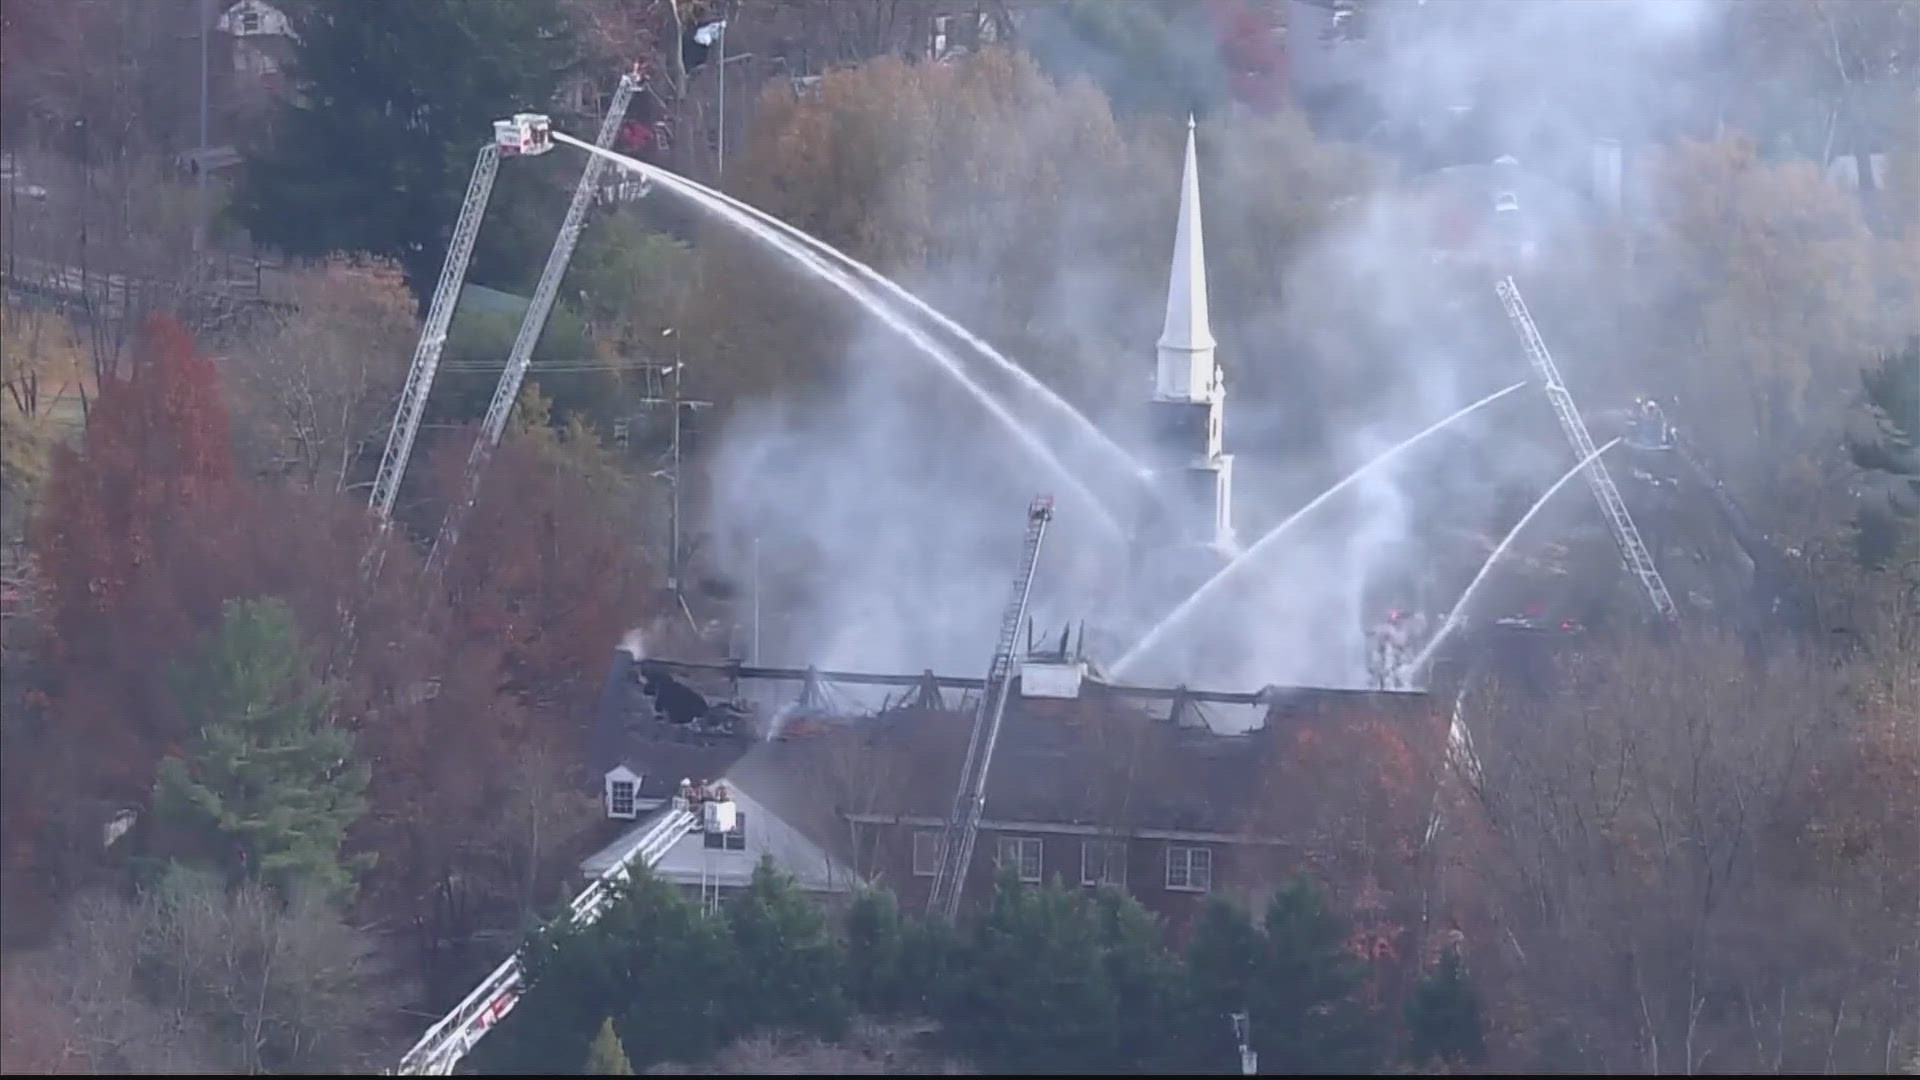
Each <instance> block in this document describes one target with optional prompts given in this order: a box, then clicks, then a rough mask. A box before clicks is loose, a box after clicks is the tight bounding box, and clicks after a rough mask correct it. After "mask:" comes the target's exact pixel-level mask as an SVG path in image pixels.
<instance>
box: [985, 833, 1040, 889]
mask: <svg viewBox="0 0 1920 1080" xmlns="http://www.w3.org/2000/svg"><path fill="white" fill-rule="evenodd" d="M1028 844H1032V845H1033V848H1032V850H1033V853H1034V855H1033V876H1032V877H1028V876H1027V850H1028V848H1027V845H1028ZM1008 845H1012V851H1013V859H1014V861H1015V864H1016V865H1015V866H1014V871H1015V873H1017V874H1018V875H1019V877H1020V880H1021V881H1024V882H1026V883H1027V884H1029V885H1037V884H1039V883H1040V882H1042V881H1044V880H1046V876H1047V866H1046V860H1047V844H1046V841H1044V840H1042V839H1040V838H1039V837H1037V836H1002V837H998V838H997V842H996V843H995V844H994V856H995V858H994V862H995V864H996V865H1005V864H1006V861H1007V851H1008Z"/></svg>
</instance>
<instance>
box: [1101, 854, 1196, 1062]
mask: <svg viewBox="0 0 1920 1080" xmlns="http://www.w3.org/2000/svg"><path fill="white" fill-rule="evenodd" d="M1093 909H1094V914H1095V916H1096V918H1098V920H1099V922H1100V930H1101V949H1102V952H1103V954H1104V960H1105V967H1106V976H1107V982H1108V985H1110V986H1111V987H1112V988H1113V996H1114V1012H1115V1016H1114V1029H1113V1031H1112V1032H1111V1033H1110V1035H1109V1036H1108V1038H1107V1039H1106V1040H1105V1042H1106V1051H1105V1056H1104V1060H1103V1061H1102V1062H1101V1064H1102V1065H1104V1066H1105V1068H1107V1069H1108V1070H1110V1071H1113V1072H1136V1073H1139V1072H1145V1073H1166V1072H1185V1071H1188V1070H1189V1069H1191V1068H1192V1067H1193V1062H1192V1059H1191V1056H1190V1054H1189V1053H1188V1052H1187V1049H1186V1047H1185V1046H1183V1044H1182V1035H1183V1034H1184V1033H1183V1031H1182V1025H1181V1023H1180V1019H1181V1017H1182V1016H1183V1015H1184V1014H1185V1013H1186V1012H1187V1007H1186V1001H1185V993H1184V991H1185V984H1184V981H1183V980H1182V979H1181V978H1180V971H1179V965H1178V964H1177V963H1176V961H1175V960H1174V958H1173V957H1171V956H1170V955H1168V953H1167V950H1166V948H1165V947H1164V945H1163V944H1162V928H1161V926H1160V920H1159V919H1158V918H1156V917H1155V916H1154V914H1153V913H1152V912H1150V911H1148V910H1147V909H1146V908H1144V907H1142V906H1140V902H1139V901H1138V900H1135V899H1134V898H1133V897H1131V896H1128V895H1127V894H1126V893H1124V892H1121V891H1120V890H1118V889H1112V888H1102V889H1100V890H1098V891H1097V892H1095V893H1094V894H1093Z"/></svg>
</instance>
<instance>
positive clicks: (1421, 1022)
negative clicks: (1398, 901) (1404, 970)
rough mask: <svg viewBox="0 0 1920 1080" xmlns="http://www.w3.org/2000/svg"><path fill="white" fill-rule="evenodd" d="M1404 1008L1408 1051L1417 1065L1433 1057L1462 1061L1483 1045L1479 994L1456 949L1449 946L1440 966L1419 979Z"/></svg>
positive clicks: (1477, 1052)
mask: <svg viewBox="0 0 1920 1080" xmlns="http://www.w3.org/2000/svg"><path fill="white" fill-rule="evenodd" d="M1406 1011H1407V1017H1406V1019H1407V1037H1408V1041H1409V1053H1410V1055H1411V1056H1412V1058H1413V1062H1414V1064H1416V1065H1424V1064H1426V1063H1427V1062H1428V1061H1430V1060H1432V1059H1434V1058H1439V1059H1440V1060H1442V1061H1445V1062H1447V1063H1448V1064H1451V1065H1459V1064H1464V1063H1466V1062H1470V1061H1472V1060H1473V1059H1475V1058H1477V1057H1479V1056H1480V1053H1481V1051H1482V1050H1483V1049H1484V1048H1485V1045H1486V1035H1485V1032H1484V1030H1483V1029H1482V1027H1481V1023H1480V995H1479V993H1478V992H1477V991H1476V990H1475V989H1474V985H1473V981H1472V980H1471V979H1470V978H1468V976H1467V967H1466V964H1465V963H1464V962H1463V961H1462V960H1461V959H1460V952H1459V950H1458V949H1448V950H1447V951H1446V953H1445V954H1443V955H1442V956H1441V957H1440V964H1439V966H1438V967H1437V968H1435V969H1434V970H1433V971H1432V972H1430V973H1428V974H1427V975H1426V976H1425V977H1424V978H1422V979H1421V980H1420V985H1419V986H1418V987H1416V988H1415V989H1414V992H1413V1000H1411V1001H1409V1002H1407V1010H1406Z"/></svg>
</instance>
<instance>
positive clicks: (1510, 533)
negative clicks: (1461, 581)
mask: <svg viewBox="0 0 1920 1080" xmlns="http://www.w3.org/2000/svg"><path fill="white" fill-rule="evenodd" d="M1619 441H1620V440H1619V439H1615V440H1613V442H1610V443H1608V444H1607V445H1605V446H1602V447H1600V448H1599V449H1598V450H1595V451H1594V452H1593V453H1591V454H1588V455H1587V456H1586V457H1584V458H1582V459H1581V460H1580V463H1579V464H1578V465H1575V466H1574V467H1573V468H1571V469H1568V470H1567V472H1566V475H1565V476H1562V477H1561V478H1560V479H1558V480H1555V481H1554V482H1553V486H1552V487H1549V488H1548V489H1547V490H1546V491H1545V492H1543V493H1542V494H1541V496H1540V497H1539V498H1538V499H1535V500H1534V501H1533V505H1532V506H1530V507H1528V508H1527V512H1526V513H1524V514H1522V515H1520V520H1519V521H1517V522H1515V523H1514V525H1513V528H1511V529H1508V530H1507V535H1506V536H1505V537H1503V538H1501V540H1500V543H1499V545H1498V546H1496V547H1495V548H1494V549H1493V554H1491V555H1489V556H1487V561H1486V562H1483V563H1481V564H1480V572H1479V573H1477V574H1475V575H1473V580H1472V581H1470V582H1468V583H1467V591H1466V592H1463V593H1461V594H1460V599H1459V600H1457V601H1455V602H1454V605H1453V610H1452V611H1449V612H1447V621H1446V622H1444V623H1441V624H1440V629H1439V631H1438V632H1436V633H1435V634H1434V635H1433V637H1432V638H1430V639H1429V640H1428V641H1427V644H1426V646H1425V647H1424V648H1422V649H1421V650H1420V655H1418V656H1416V657H1414V658H1413V659H1412V660H1410V661H1408V662H1407V665H1406V666H1405V667H1403V668H1401V669H1400V680H1401V682H1403V683H1404V682H1405V681H1406V680H1407V677H1408V676H1410V675H1413V674H1414V673H1415V672H1418V671H1419V670H1420V669H1421V668H1423V667H1425V666H1426V664H1427V661H1428V660H1431V659H1433V654H1434V653H1435V652H1437V651H1439V649H1440V645H1441V644H1442V643H1443V642H1445V641H1446V640H1447V635H1449V634H1451V633H1453V628H1454V627H1455V626H1458V625H1459V624H1460V619H1461V616H1463V615H1465V614H1466V610H1467V603H1468V601H1471V600H1472V599H1473V594H1474V593H1475V592H1476V591H1478V590H1479V588H1480V583H1481V582H1482V581H1484V580H1486V577H1487V573H1488V571H1490V570H1492V569H1493V564H1494V563H1497V562H1499V561H1500V556H1502V555H1505V554H1506V553H1507V548H1508V547H1510V546H1512V544H1513V539H1514V537H1516V536H1519V535H1520V530H1522V529H1524V528H1526V527H1527V522H1529V521H1532V520H1533V516H1534V515H1535V514H1538V513H1539V512H1540V509H1541V508H1542V507H1544V506H1546V505H1547V500H1548V499H1551V498H1553V496H1554V494H1555V493H1556V492H1558V491H1559V490H1560V489H1561V488H1563V487H1566V486H1567V484H1568V482H1569V481H1571V480H1572V479H1573V478H1574V477H1576V476H1579V475H1580V474H1581V472H1583V471H1585V469H1586V467H1587V466H1589V465H1591V464H1593V463H1594V462H1596V461H1598V460H1600V455H1601V454H1604V453H1606V452H1607V451H1609V450H1611V449H1613V448H1614V446H1615V444H1617V443H1619Z"/></svg>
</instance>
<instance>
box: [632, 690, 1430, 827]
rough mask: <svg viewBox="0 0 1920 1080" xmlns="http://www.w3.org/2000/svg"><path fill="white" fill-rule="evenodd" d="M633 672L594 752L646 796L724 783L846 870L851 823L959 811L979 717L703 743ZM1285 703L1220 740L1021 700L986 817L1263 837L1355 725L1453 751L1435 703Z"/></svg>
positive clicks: (1135, 715)
mask: <svg viewBox="0 0 1920 1080" xmlns="http://www.w3.org/2000/svg"><path fill="white" fill-rule="evenodd" d="M620 667H621V665H619V664H616V669H615V672H614V674H613V677H612V678H611V679H610V680H609V693H611V694H612V695H613V696H612V697H610V698H607V699H603V704H605V703H606V702H609V701H610V702H613V703H615V704H617V705H618V706H619V709H618V713H619V715H618V716H617V717H616V719H617V720H618V725H617V728H618V730H617V731H613V730H610V722H609V719H608V717H609V715H611V714H609V713H608V712H607V711H606V710H604V709H603V716H602V720H601V725H600V726H601V728H602V730H601V731H600V732H597V735H599V736H600V738H597V739H596V742H597V743H599V744H600V745H603V746H604V747H605V748H606V749H605V751H604V754H605V755H606V756H603V758H602V760H603V761H605V762H607V763H608V764H606V765H603V766H602V767H603V768H606V767H611V763H612V762H615V761H618V762H622V763H625V764H626V765H627V766H628V767H629V768H631V769H633V771H635V772H637V773H640V774H641V776H642V777H643V779H642V782H641V795H642V797H643V798H666V797H669V796H671V795H672V793H673V789H674V785H676V784H677V783H678V781H679V780H680V778H681V777H688V778H691V779H694V780H701V779H718V778H722V777H724V778H726V779H728V780H730V781H732V782H733V783H734V784H736V785H737V786H739V787H740V788H741V789H742V790H743V791H744V792H746V793H747V794H749V795H750V796H751V797H752V798H753V799H754V800H755V801H756V802H759V803H760V804H761V805H763V806H765V807H766V808H767V810H768V811H769V812H771V813H773V814H776V815H778V816H779V817H780V818H781V819H782V820H784V821H786V822H787V824H789V825H791V826H792V827H794V828H796V829H798V830H800V831H801V832H802V833H804V834H805V835H807V836H808V837H809V838H810V839H812V840H813V841H814V842H815V843H817V844H820V845H821V846H822V847H823V848H825V849H826V850H827V851H828V852H829V853H831V854H833V855H834V856H835V857H836V858H841V859H845V858H847V855H848V846H849V845H848V841H849V839H850V837H849V833H848V829H847V826H846V823H845V819H844V815H846V814H849V813H857V814H881V815H886V816H901V817H923V818H944V817H946V815H947V813H948V811H949V810H950V809H951V807H952V801H953V797H954V792H955V789H956V787H957V786H958V782H959V773H960V764H961V761H962V759H963V758H964V757H965V755H966V746H967V739H968V735H969V732H970V729H971V725H972V720H973V717H972V713H971V711H967V710H960V709H947V710H932V709H921V708H902V709H893V710H889V711H887V712H885V713H882V714H880V715H878V716H874V717H867V718H861V719H858V720H854V721H851V722H848V723H846V724H844V725H834V726H833V727H831V728H827V729H824V730H820V731H819V733H818V734H812V735H807V736H795V737H791V738H783V739H774V740H771V741H761V740H758V739H755V738H751V737H748V736H742V735H713V734H697V733H693V732H690V731H688V730H686V729H684V728H679V727H675V726H672V725H669V724H666V723H663V722H661V721H658V720H655V719H654V718H653V716H652V711H651V706H650V703H649V702H648V701H647V700H646V699H645V698H644V697H641V696H640V695H639V694H638V693H637V691H634V690H633V689H632V688H631V686H630V685H628V684H631V683H632V682H633V672H632V670H631V665H628V666H627V670H625V671H622V670H620ZM1273 694H1274V697H1273V699H1272V701H1271V703H1270V705H1269V710H1268V721H1267V723H1266V725H1265V726H1264V727H1263V728H1259V729H1256V730H1254V731H1251V732H1248V733H1246V734H1241V735H1221V734H1215V733H1213V732H1211V731H1208V730H1205V729H1204V728H1197V727H1189V726H1182V725H1176V724H1175V723H1173V722H1171V721H1170V720H1168V719H1167V718H1166V717H1165V709H1164V706H1162V707H1161V708H1160V712H1159V715H1155V714H1153V713H1152V712H1150V711H1149V710H1148V709H1147V708H1143V707H1142V706H1141V705H1140V704H1139V703H1138V702H1136V701H1133V700H1130V699H1126V698H1122V697H1120V696H1117V695H1115V694H1113V693H1110V692H1108V691H1107V690H1106V689H1105V688H1104V687H1103V686H1101V685H1100V684H1099V683H1097V682H1095V681H1092V680H1089V681H1088V682H1087V683H1085V684H1084V686H1083V690H1082V692H1081V694H1080V696H1079V697H1077V698H1072V699H1045V698H1022V697H1020V696H1018V694H1017V693H1016V695H1015V696H1014V697H1012V698H1011V699H1010V700H1009V701H1008V705H1007V713H1006V716H1005V718H1004V720H1003V721H1002V724H1001V729H1000V735H999V739H998V742H997V744H996V747H995V751H994V758H993V765H992V770H991V772H990V773H989V777H988V784H987V816H988V818H990V819H993V820H998V821H1034V822H1046V823H1049V824H1068V825H1101V826H1108V827H1112V826H1120V825H1124V826H1126V827H1130V828H1136V829H1166V830H1188V831H1195V832H1221V833H1229V834H1241V833H1258V834H1263V835H1264V834H1268V833H1271V832H1272V831H1273V830H1272V828H1270V827H1269V826H1270V825H1271V824H1272V806H1273V805H1274V802H1275V800H1274V799H1273V798H1272V796H1274V795H1275V794H1276V793H1278V792H1281V791H1284V790H1286V789H1288V788H1291V787H1296V786H1301V785H1302V784H1303V783H1311V779H1309V780H1306V781H1303V780H1302V779H1301V778H1300V777H1299V776H1298V774H1297V772H1296V770H1295V769H1294V768H1291V767H1290V765H1292V764H1297V763H1298V762H1299V761H1300V760H1301V759H1302V755H1301V753H1300V750H1301V747H1303V746H1305V745H1307V743H1305V742H1303V741H1302V740H1310V739H1315V738H1318V737H1320V735H1323V734H1325V733H1327V732H1330V731H1333V730H1335V729H1340V728H1349V729H1351V728H1355V727H1356V726H1364V724H1359V725H1356V723H1355V721H1380V722H1381V723H1382V724H1383V725H1384V726H1385V727H1386V728H1388V729H1392V730H1403V731H1405V732H1406V740H1407V742H1408V743H1409V744H1412V745H1416V746H1417V745H1420V744H1424V743H1428V742H1435V741H1436V740H1439V739H1443V738H1444V732H1445V724H1444V720H1443V719H1441V718H1439V715H1438V713H1437V712H1436V708H1435V706H1434V704H1433V701H1432V700H1431V699H1429V698H1428V696H1427V695H1425V694H1418V693H1369V692H1361V691H1348V690H1318V689H1278V690H1275V691H1273ZM1316 733H1318V734H1316ZM602 740H604V741H602ZM1436 746H1437V742H1436ZM1343 752H1344V751H1343ZM1436 760H1437V758H1436ZM1263 823H1264V824H1263Z"/></svg>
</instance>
